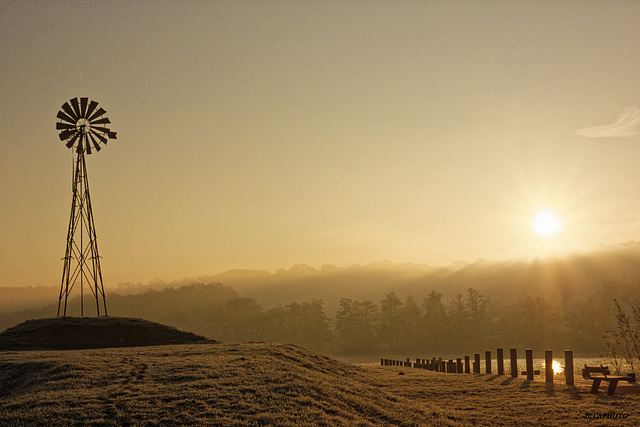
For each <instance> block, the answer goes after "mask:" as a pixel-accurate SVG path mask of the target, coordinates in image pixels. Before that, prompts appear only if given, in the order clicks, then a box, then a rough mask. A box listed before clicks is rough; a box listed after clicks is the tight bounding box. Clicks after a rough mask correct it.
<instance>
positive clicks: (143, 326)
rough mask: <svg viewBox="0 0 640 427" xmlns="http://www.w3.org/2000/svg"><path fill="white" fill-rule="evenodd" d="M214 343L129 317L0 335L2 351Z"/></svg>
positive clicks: (72, 320)
mask: <svg viewBox="0 0 640 427" xmlns="http://www.w3.org/2000/svg"><path fill="white" fill-rule="evenodd" d="M201 342H213V341H211V340H208V339H207V338H205V337H202V336H200V335H195V334H192V333H191V332H183V331H179V330H177V329H175V328H172V327H170V326H165V325H161V324H159V323H154V322H149V321H146V320H142V319H131V318H127V317H58V318H54V319H35V320H28V321H26V322H23V323H21V324H19V325H17V326H14V327H13V328H9V329H7V330H6V331H4V332H2V333H0V350H74V349H88V348H106V347H137V346H149V345H167V344H194V343H201Z"/></svg>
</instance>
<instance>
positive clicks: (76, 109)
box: [71, 98, 82, 117]
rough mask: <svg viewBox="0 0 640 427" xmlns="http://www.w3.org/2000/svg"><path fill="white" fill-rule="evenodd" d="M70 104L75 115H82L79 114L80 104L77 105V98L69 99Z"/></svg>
mask: <svg viewBox="0 0 640 427" xmlns="http://www.w3.org/2000/svg"><path fill="white" fill-rule="evenodd" d="M71 106H72V107H73V111H75V113H76V117H82V116H81V115H80V106H79V105H78V98H73V99H72V100H71Z"/></svg>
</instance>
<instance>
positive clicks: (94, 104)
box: [85, 101, 98, 117]
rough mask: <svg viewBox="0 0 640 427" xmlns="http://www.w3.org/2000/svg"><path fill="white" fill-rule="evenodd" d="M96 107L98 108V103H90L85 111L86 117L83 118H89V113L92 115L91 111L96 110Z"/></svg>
mask: <svg viewBox="0 0 640 427" xmlns="http://www.w3.org/2000/svg"><path fill="white" fill-rule="evenodd" d="M97 106H98V103H97V102H96V101H91V102H90V103H89V108H88V109H87V115H86V116H85V117H89V116H90V115H91V113H93V110H95V109H96V107H97Z"/></svg>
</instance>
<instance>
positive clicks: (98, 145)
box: [87, 133, 102, 152]
mask: <svg viewBox="0 0 640 427" xmlns="http://www.w3.org/2000/svg"><path fill="white" fill-rule="evenodd" d="M87 135H89V138H91V142H93V146H94V147H95V149H96V152H98V151H100V150H101V149H102V148H100V144H98V141H96V140H95V139H94V138H93V135H91V134H90V133H88V134H87ZM87 145H88V144H87Z"/></svg>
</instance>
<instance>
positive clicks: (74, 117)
mask: <svg viewBox="0 0 640 427" xmlns="http://www.w3.org/2000/svg"><path fill="white" fill-rule="evenodd" d="M62 109H63V110H64V111H65V113H67V114H68V115H69V117H71V120H70V121H71V122H74V123H75V122H76V121H77V120H78V116H77V115H76V113H74V112H73V109H72V108H71V105H69V103H68V102H65V103H64V104H62Z"/></svg>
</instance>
